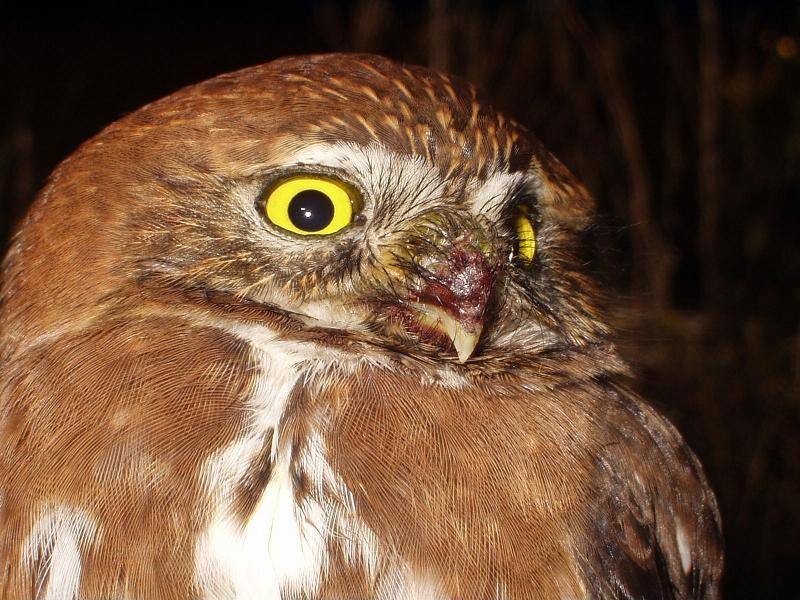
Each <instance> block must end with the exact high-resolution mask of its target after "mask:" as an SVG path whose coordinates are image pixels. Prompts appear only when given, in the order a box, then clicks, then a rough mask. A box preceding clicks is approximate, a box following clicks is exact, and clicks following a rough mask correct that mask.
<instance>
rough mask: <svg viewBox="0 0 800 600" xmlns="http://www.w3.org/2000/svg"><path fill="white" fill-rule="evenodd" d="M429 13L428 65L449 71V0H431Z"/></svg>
mask: <svg viewBox="0 0 800 600" xmlns="http://www.w3.org/2000/svg"><path fill="white" fill-rule="evenodd" d="M428 15H429V16H428V65H429V66H431V67H433V68H434V69H439V70H441V71H445V72H447V71H448V70H449V67H450V35H449V34H450V31H449V30H450V27H449V25H450V23H449V21H448V10H447V0H430V8H429V9H428Z"/></svg>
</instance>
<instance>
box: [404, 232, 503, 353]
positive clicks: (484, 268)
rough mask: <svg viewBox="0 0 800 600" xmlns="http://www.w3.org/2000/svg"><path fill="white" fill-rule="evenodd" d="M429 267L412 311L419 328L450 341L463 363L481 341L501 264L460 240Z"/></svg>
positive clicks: (415, 296)
mask: <svg viewBox="0 0 800 600" xmlns="http://www.w3.org/2000/svg"><path fill="white" fill-rule="evenodd" d="M431 267H432V269H431V270H429V271H428V272H427V274H425V275H424V276H423V283H422V285H421V287H420V288H419V289H418V291H417V292H416V293H415V294H413V296H412V298H410V300H412V302H411V308H412V310H413V311H414V313H415V314H416V317H417V320H418V322H419V324H420V325H422V326H424V327H428V328H430V329H432V330H434V331H438V332H441V333H442V334H444V335H446V336H447V337H448V338H449V339H450V341H451V342H452V343H453V347H454V348H455V351H456V354H457V355H458V361H459V362H461V363H464V362H466V361H467V360H468V359H469V358H470V357H471V356H472V354H473V353H474V352H475V348H476V346H477V345H478V341H479V340H480V337H481V332H482V331H483V327H484V313H485V312H486V308H487V306H488V304H489V300H490V298H491V296H492V292H493V288H494V283H495V279H496V276H497V273H498V270H499V267H500V263H499V262H498V261H497V260H495V259H493V258H491V257H489V256H487V255H486V254H485V253H484V252H483V251H482V250H481V249H480V248H479V247H477V245H476V244H475V243H474V241H473V240H470V239H462V240H460V241H458V242H456V243H454V244H453V246H452V247H451V248H450V251H449V252H448V253H447V255H445V256H444V257H441V258H440V259H438V260H437V261H436V264H432V265H431Z"/></svg>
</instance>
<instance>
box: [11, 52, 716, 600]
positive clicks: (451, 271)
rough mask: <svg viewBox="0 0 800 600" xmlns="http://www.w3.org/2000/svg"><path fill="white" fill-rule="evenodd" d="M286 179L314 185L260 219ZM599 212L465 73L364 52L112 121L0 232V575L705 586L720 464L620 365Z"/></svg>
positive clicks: (115, 586) (17, 584)
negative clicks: (594, 262) (586, 237)
mask: <svg viewBox="0 0 800 600" xmlns="http://www.w3.org/2000/svg"><path fill="white" fill-rule="evenodd" d="M291 181H300V182H302V183H303V185H306V182H310V183H308V185H311V186H312V188H313V186H323V187H318V188H313V189H312V188H308V189H309V190H311V191H308V190H306V191H304V192H303V194H305V195H295V196H292V197H291V198H289V199H287V202H288V203H289V204H288V205H287V206H288V208H286V209H285V210H286V211H287V212H286V214H287V215H288V216H287V218H288V219H289V221H291V222H290V223H289V222H286V223H284V222H283V221H279V220H278V221H276V220H275V219H273V218H272V217H269V216H268V215H267V212H266V210H265V203H270V202H273V201H275V202H279V200H273V199H274V198H278V194H279V192H278V191H276V190H280V189H281V186H282V185H284V184H286V182H291ZM324 186H329V187H324ZM330 186H333V187H330ZM318 189H321V190H329V189H335V190H344V191H343V192H342V193H343V194H345V196H344V197H345V198H346V199H347V200H346V201H345V204H347V206H346V207H345V209H344V210H345V212H344V213H343V214H349V213H348V212H347V211H349V210H351V211H352V217H347V218H345V220H344V221H343V225H342V227H341V228H340V229H338V230H336V231H333V232H331V233H326V232H327V230H326V229H323V228H322V227H325V226H328V225H327V224H328V223H333V222H334V221H325V219H327V218H328V216H327V215H328V212H326V211H329V212H331V214H333V215H336V214H338V213H337V211H341V210H342V207H341V206H339V205H337V204H336V203H335V202H334V201H333V200H332V198H333V196H331V193H329V192H327V191H324V192H319V191H318ZM314 190H317V191H314ZM320 194H321V195H320ZM326 194H327V195H326ZM320 198H322V199H320ZM301 200H302V202H306V204H302V208H298V207H299V206H300V204H298V203H299V202H300V201H301ZM320 202H321V203H322V204H320ZM309 203H310V204H309ZM314 203H316V204H314ZM591 213H592V201H591V199H590V197H589V196H588V194H587V193H586V192H585V190H584V189H583V188H582V187H581V186H580V185H579V184H578V183H576V182H575V181H574V179H573V178H572V176H571V175H570V174H569V173H568V172H567V171H566V169H565V168H564V167H563V166H562V165H561V164H560V163H559V162H558V161H557V160H556V159H555V158H553V157H552V156H551V155H550V154H548V153H547V151H546V150H544V149H543V148H542V146H541V144H539V142H538V141H537V140H536V139H535V138H534V137H533V136H532V135H531V134H530V133H529V132H528V131H526V130H525V129H524V128H523V127H522V126H520V125H518V124H517V123H515V122H514V121H513V120H511V119H508V118H506V117H504V116H503V115H501V114H500V113H498V112H496V111H494V110H493V109H492V108H491V107H490V106H489V105H488V104H486V102H485V101H483V100H482V99H481V98H480V97H479V95H478V94H477V93H476V91H475V90H474V88H472V87H471V86H470V85H469V84H466V83H464V82H461V81H458V80H456V79H454V78H451V77H449V76H446V75H443V74H440V73H437V72H435V71H431V70H428V69H425V68H421V67H405V66H401V65H398V64H395V63H392V62H390V61H388V60H386V59H383V58H380V57H375V56H362V55H325V56H312V57H299V58H288V59H283V60H279V61H275V62H272V63H269V64H267V65H262V66H258V67H253V68H250V69H245V70H243V71H239V72H236V73H232V74H227V75H222V76H220V77H217V78H215V79H212V80H210V81H206V82H203V83H200V84H198V85H195V86H191V87H189V88H186V89H184V90H181V91H179V92H177V93H175V94H173V95H172V96H169V97H167V98H164V99H162V100H159V101H157V102H154V103H152V104H150V105H148V106H146V107H144V108H142V109H141V110H139V111H137V112H135V113H133V114H131V115H129V116H127V117H125V118H124V119H122V120H120V121H118V122H117V123H114V124H112V125H111V126H109V127H108V128H107V129H106V130H104V131H103V132H101V133H100V134H99V135H98V136H96V137H95V138H94V139H92V140H90V141H89V142H87V143H86V144H84V145H83V146H82V147H81V148H80V149H79V150H78V151H77V152H76V153H75V154H73V155H72V156H71V157H69V158H68V159H66V160H65V161H64V162H63V163H62V164H61V165H60V166H59V167H58V168H57V169H56V171H55V172H54V173H53V175H52V176H51V178H50V180H49V182H48V184H47V186H46V187H45V188H44V189H43V190H42V192H41V194H40V195H39V197H38V198H37V200H36V202H35V204H34V206H33V207H32V209H31V211H30V213H29V214H28V216H27V218H26V219H25V220H24V222H23V223H22V225H21V227H20V229H19V231H18V233H17V235H16V237H15V238H14V241H13V244H12V246H11V248H10V250H9V253H8V256H7V257H6V260H5V263H4V270H3V281H2V296H1V298H2V306H1V307H0V361H2V363H0V364H1V365H2V366H1V368H0V561H3V568H2V570H0V596H2V597H4V598H22V597H52V598H66V597H91V598H95V597H109V598H110V597H114V598H117V597H119V598H155V597H158V598H168V597H174V598H190V597H219V598H230V597H242V598H244V597H251V598H265V597H290V598H291V597H326V598H343V597H352V598H365V597H381V598H398V597H420V598H434V597H447V598H462V597H463V598H488V597H498V598H499V597H516V598H713V597H716V596H717V595H718V592H719V578H720V575H721V569H722V558H721V533H720V523H719V515H718V512H717V507H716V503H715V500H714V496H713V494H712V492H711V490H710V489H709V487H708V485H707V483H706V481H705V478H704V476H703V473H702V469H701V467H700V465H699V463H698V461H697V459H696V458H695V457H694V455H693V454H692V452H691V450H689V448H688V447H687V446H686V445H685V443H684V442H683V440H682V439H681V437H680V435H679V434H678V433H677V432H676V431H675V429H674V428H673V427H672V426H671V425H670V424H669V423H668V422H667V421H666V420H665V419H664V418H663V417H661V416H659V415H658V414H657V413H656V412H654V411H653V410H652V409H651V408H649V407H648V406H647V405H646V404H645V403H643V402H642V401H641V400H640V399H639V398H637V397H636V396H635V395H634V394H633V393H632V392H631V390H630V389H629V388H628V387H627V382H628V379H629V373H628V368H627V366H626V365H625V364H624V362H623V361H622V360H621V359H620V358H619V356H618V354H617V351H616V350H615V348H614V345H613V342H612V336H611V332H610V331H609V328H608V326H607V325H606V324H605V322H604V318H603V315H602V310H601V306H600V303H599V302H598V300H597V297H598V294H597V291H596V289H595V287H594V283H593V282H592V281H591V278H590V277H588V276H587V275H586V274H585V273H584V272H583V270H582V266H581V265H582V262H581V261H580V260H579V250H578V247H579V237H580V233H581V231H582V230H583V229H584V228H585V227H587V226H588V225H589V224H590V223H591V219H592V214H591ZM320 215H322V216H320ZM331 218H333V217H331ZM303 219H310V220H309V221H303ZM314 219H322V225H321V226H317V225H314V223H315V221H314ZM306 222H308V223H311V225H303V223H306ZM296 227H301V229H302V227H307V229H302V231H299V232H298V231H294V229H293V228H296ZM330 227H333V226H332V225H331V226H330ZM305 233H311V234H312V235H305ZM534 236H535V237H534ZM476 344H477V345H476Z"/></svg>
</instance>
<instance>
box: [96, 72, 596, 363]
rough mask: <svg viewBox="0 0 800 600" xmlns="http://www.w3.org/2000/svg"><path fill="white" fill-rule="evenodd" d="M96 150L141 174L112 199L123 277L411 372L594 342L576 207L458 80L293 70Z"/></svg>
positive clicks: (161, 105)
mask: <svg viewBox="0 0 800 600" xmlns="http://www.w3.org/2000/svg"><path fill="white" fill-rule="evenodd" d="M301 60H302V61H303V62H302V65H299V64H298V63H299V61H301ZM277 83H280V88H281V89H282V90H288V91H284V93H283V95H282V97H281V98H279V99H276V98H275V97H274V95H272V94H270V90H271V89H272V88H273V87H278V86H277ZM198 91H199V92H200V93H198ZM231 98H236V101H237V103H241V101H242V99H244V100H245V101H246V102H247V104H248V105H249V107H248V110H247V111H244V110H243V109H242V108H241V107H239V108H238V110H233V109H230V107H227V106H225V105H226V103H230V102H232V100H231ZM412 106H413V111H412ZM226 108H228V110H224V109H226ZM220 114H224V115H226V118H225V119H224V120H222V119H220V118H219V117H218V116H217V115H220ZM132 135H133V136H136V138H137V139H134V140H131V139H130V136H132ZM105 137H106V138H111V139H113V140H115V141H116V140H119V141H120V142H123V141H124V142H127V143H128V146H127V147H126V148H125V149H124V151H122V152H121V154H123V155H126V154H131V153H133V154H135V157H131V158H132V159H133V158H135V160H129V161H126V163H125V164H122V163H119V164H117V165H115V169H114V170H115V171H116V172H117V173H119V170H120V168H122V169H123V170H124V169H127V168H129V167H128V165H137V168H138V169H140V170H141V169H146V170H149V171H150V173H149V174H148V177H147V178H142V177H141V176H140V174H136V175H137V177H136V179H137V180H144V181H149V182H150V184H149V185H148V186H146V188H145V189H141V190H129V193H128V198H127V199H126V200H125V201H126V202H129V204H130V206H129V208H128V209H127V210H128V211H129V214H128V215H127V218H126V219H125V221H124V223H125V227H126V231H130V230H131V229H130V228H131V226H132V231H133V232H134V235H133V236H131V237H129V239H127V240H124V243H125V244H126V246H127V251H126V252H125V253H124V254H125V255H126V256H130V257H132V262H131V263H130V264H129V265H126V268H125V269H124V272H125V273H126V276H127V278H128V279H130V278H135V279H136V280H138V281H148V282H160V283H158V284H157V285H167V286H169V287H175V286H178V287H181V288H184V289H191V288H202V289H206V290H207V289H212V290H215V291H217V292H220V293H225V294H230V295H232V296H234V297H236V298H237V299H239V300H244V301H248V302H253V303H257V304H261V305H268V306H270V307H272V308H274V309H275V310H276V311H280V312H282V313H285V314H286V315H287V316H290V317H291V318H294V319H298V320H300V321H301V322H302V323H303V324H304V326H305V327H318V328H323V329H326V330H330V331H331V332H342V333H346V334H348V335H363V336H364V339H367V338H368V339H369V340H370V344H371V345H372V346H374V347H375V348H376V351H383V350H388V351H392V350H399V351H401V352H402V354H404V355H412V356H419V357H421V358H426V359H431V358H436V359H437V360H438V359H444V360H449V361H457V362H462V363H463V362H465V361H467V360H468V359H470V358H472V359H473V362H481V361H483V362H486V361H487V360H490V359H491V357H492V356H493V355H494V354H496V353H497V352H496V350H497V349H500V348H502V349H503V355H504V356H507V350H508V349H509V347H511V348H518V349H520V351H521V352H522V351H524V352H530V351H531V350H537V349H544V348H548V347H552V346H557V345H558V344H563V343H581V342H585V341H590V340H591V339H592V338H593V337H594V336H596V335H598V334H599V333H601V332H599V331H598V327H600V326H599V325H598V322H599V320H598V319H597V318H596V314H595V313H596V309H595V307H594V306H593V304H592V302H591V297H592V294H591V293H590V290H589V289H588V287H587V286H588V285H589V283H588V282H587V281H586V280H585V279H584V278H583V277H582V275H581V274H580V272H579V268H578V265H577V264H576V261H577V259H576V257H575V256H574V254H573V251H572V249H571V248H573V247H574V246H575V236H576V234H577V232H578V231H579V230H580V229H581V227H582V226H583V223H584V222H585V219H586V216H587V214H588V209H589V201H588V198H587V196H586V195H585V192H584V191H583V190H582V188H580V186H578V185H577V184H575V183H573V182H572V180H571V178H570V176H569V175H568V173H566V171H565V170H564V169H563V167H561V166H560V165H559V164H558V163H557V162H556V161H555V159H553V158H552V157H550V156H549V155H548V154H547V153H546V152H545V151H544V150H542V149H541V148H540V146H539V144H538V142H536V140H535V139H533V138H532V137H531V136H530V134H529V133H528V132H527V131H526V130H524V128H522V127H521V126H519V125H517V124H516V123H514V122H513V121H510V120H507V119H505V118H504V117H503V116H502V115H501V114H499V113H497V112H495V111H494V110H493V109H492V108H491V107H489V106H488V105H486V104H484V103H482V101H481V100H480V98H479V97H478V96H477V93H476V92H475V90H474V89H473V88H472V87H471V86H469V85H467V84H465V83H462V82H459V81H456V80H454V79H452V78H449V77H446V76H444V75H441V74H439V73H435V72H431V71H427V70H425V69H422V68H416V67H415V68H406V67H400V66H398V65H395V64H393V63H390V62H389V61H385V60H383V59H379V58H377V57H362V58H361V59H360V60H358V61H354V60H352V59H350V58H348V59H343V58H342V57H336V56H333V57H331V56H327V57H311V58H306V59H288V60H285V61H278V62H277V63H271V64H270V65H267V66H266V67H261V68H257V69H254V70H251V71H249V72H248V71H245V72H241V73H239V74H236V75H235V76H223V77H221V78H218V79H216V80H212V81H211V82H206V83H204V84H200V86H195V88H193V90H192V93H191V94H186V93H180V92H179V93H178V94H177V95H175V96H173V97H171V99H168V100H167V101H161V102H157V103H154V104H153V105H150V106H149V107H146V108H145V109H144V110H143V111H140V112H139V113H136V114H134V115H132V117H130V118H128V119H127V120H125V121H122V122H121V123H118V124H116V125H114V126H112V127H111V128H110V129H109V131H107V133H106V136H105ZM106 146H107V144H106ZM90 150H91V148H90ZM107 155H108V153H107V152H106V153H104V154H103V157H106V156H107ZM167 157H168V158H167ZM101 159H105V158H101ZM545 163H546V165H547V167H548V169H547V172H548V173H549V175H548V176H545V175H544V169H543V165H544V164H545ZM95 171H98V169H95ZM554 174H555V176H556V177H554ZM559 175H561V178H560V179H559V178H558V176H559ZM154 188H156V189H154ZM567 196H569V198H570V200H569V202H568V203H567V202H563V206H562V205H561V204H560V203H561V202H562V200H561V198H565V197H567ZM576 197H577V198H578V200H579V201H578V202H576V201H575V198H576ZM576 206H577V209H576ZM567 207H568V208H567ZM118 208H119V207H112V209H118Z"/></svg>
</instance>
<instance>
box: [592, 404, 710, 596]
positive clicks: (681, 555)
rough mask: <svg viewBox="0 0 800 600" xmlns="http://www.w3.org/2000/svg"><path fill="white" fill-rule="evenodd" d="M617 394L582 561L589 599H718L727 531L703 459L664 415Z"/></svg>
mask: <svg viewBox="0 0 800 600" xmlns="http://www.w3.org/2000/svg"><path fill="white" fill-rule="evenodd" d="M616 396H617V400H618V402H612V403H611V407H610V414H608V415H606V418H605V419H604V421H605V423H608V428H609V433H610V434H611V436H612V438H613V441H611V442H609V443H608V444H607V445H605V446H604V451H603V452H602V453H601V454H600V456H598V457H597V463H596V467H597V479H596V482H595V489H596V492H597V494H596V498H598V502H597V504H596V505H595V506H594V507H593V514H590V515H589V516H590V520H591V522H592V524H591V525H590V530H589V533H588V539H587V543H586V545H585V548H586V549H587V550H586V551H585V553H584V554H583V556H582V561H581V562H582V563H583V566H584V573H585V576H586V580H587V582H588V585H589V588H590V592H589V597H592V598H625V599H634V598H639V599H641V598H646V599H647V600H657V599H677V598H681V599H683V598H698V599H699V598H717V597H718V596H719V593H720V590H719V583H720V577H721V574H722V531H721V526H720V518H719V511H718V508H717V505H716V501H715V499H714V495H713V493H712V492H711V490H710V488H709V486H708V483H707V482H706V479H705V476H704V474H703V471H702V467H701V466H700V463H699V461H698V460H697V458H696V457H695V456H694V454H693V453H692V451H691V450H690V449H689V447H688V446H687V445H686V443H685V442H684V441H683V439H682V438H681V436H680V435H679V434H678V432H677V431H676V430H675V428H674V427H673V426H672V425H671V424H670V423H669V422H668V421H667V420H666V419H664V418H663V417H661V416H660V415H659V414H658V413H656V412H655V411H654V410H653V409H652V408H650V407H648V406H647V405H646V404H644V403H643V402H641V401H639V400H638V399H635V398H631V397H630V395H627V394H625V393H624V392H620V393H618V394H616ZM626 396H627V398H626Z"/></svg>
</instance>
